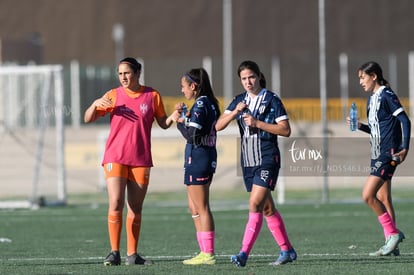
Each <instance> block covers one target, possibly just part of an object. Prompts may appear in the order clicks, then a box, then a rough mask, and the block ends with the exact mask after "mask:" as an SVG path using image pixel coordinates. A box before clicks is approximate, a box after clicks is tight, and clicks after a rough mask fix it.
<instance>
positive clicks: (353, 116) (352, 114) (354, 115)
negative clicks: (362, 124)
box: [349, 102, 358, 131]
mask: <svg viewBox="0 0 414 275" xmlns="http://www.w3.org/2000/svg"><path fill="white" fill-rule="evenodd" d="M349 118H350V120H351V121H350V125H349V128H350V130H351V131H356V130H357V129H358V109H357V107H356V105H355V102H352V105H351V109H350V110H349Z"/></svg>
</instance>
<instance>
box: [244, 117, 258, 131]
mask: <svg viewBox="0 0 414 275" xmlns="http://www.w3.org/2000/svg"><path fill="white" fill-rule="evenodd" d="M243 121H244V123H245V124H246V125H247V126H249V127H253V128H256V119H255V118H254V117H253V116H252V115H250V114H243Z"/></svg>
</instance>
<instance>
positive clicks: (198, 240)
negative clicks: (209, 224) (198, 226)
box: [196, 231, 203, 251]
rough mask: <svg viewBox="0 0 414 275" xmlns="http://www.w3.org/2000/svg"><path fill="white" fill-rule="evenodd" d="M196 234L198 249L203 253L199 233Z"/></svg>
mask: <svg viewBox="0 0 414 275" xmlns="http://www.w3.org/2000/svg"><path fill="white" fill-rule="evenodd" d="M196 234H197V243H198V247H199V248H200V251H203V241H202V239H201V232H198V231H197V232H196Z"/></svg>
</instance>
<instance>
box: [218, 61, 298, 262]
mask: <svg viewBox="0 0 414 275" xmlns="http://www.w3.org/2000/svg"><path fill="white" fill-rule="evenodd" d="M238 75H239V77H240V80H241V84H242V86H243V88H244V89H245V92H243V93H241V94H239V95H238V96H236V97H235V98H234V99H233V101H232V102H231V103H230V105H229V106H228V107H227V109H226V111H225V112H224V113H223V115H222V116H221V117H220V119H219V120H218V122H217V125H216V129H217V130H218V131H220V130H223V129H224V128H226V127H227V126H228V125H229V124H230V122H231V121H232V120H234V119H236V120H237V122H238V125H239V130H240V135H241V166H242V170H243V178H244V184H245V187H246V189H247V192H249V193H250V197H249V218H248V221H247V224H246V228H245V231H244V236H243V241H242V247H241V250H240V252H239V254H237V255H233V256H231V258H230V259H231V262H232V263H234V264H235V265H237V266H239V267H240V266H245V265H246V262H247V259H248V257H249V254H250V250H251V249H252V247H253V245H254V243H255V241H256V239H257V236H258V235H259V232H260V228H261V226H262V222H263V216H264V218H265V220H266V222H267V226H268V228H269V230H270V232H271V233H272V235H273V237H274V239H275V241H276V243H277V244H278V245H279V247H280V249H281V252H280V255H279V257H278V258H277V259H276V261H274V262H273V263H272V264H273V265H282V264H286V263H289V262H292V261H294V260H296V257H297V255H296V252H295V250H294V249H293V247H292V245H291V243H290V241H289V238H288V235H287V232H286V229H285V225H284V222H283V219H282V216H281V215H280V214H279V212H278V211H277V210H276V207H275V203H274V200H273V197H272V191H273V190H274V188H275V186H276V181H277V178H278V175H279V169H280V152H279V147H278V145H277V136H278V135H281V136H285V137H288V136H290V132H291V130H290V124H289V120H288V115H287V113H286V110H285V108H284V106H283V104H282V101H281V100H280V98H279V97H278V96H277V95H276V94H275V93H273V92H271V91H269V90H267V89H266V81H265V78H264V76H263V74H262V73H261V72H260V69H259V66H258V65H257V64H256V63H255V62H253V61H244V62H242V63H241V64H240V66H239V68H238Z"/></svg>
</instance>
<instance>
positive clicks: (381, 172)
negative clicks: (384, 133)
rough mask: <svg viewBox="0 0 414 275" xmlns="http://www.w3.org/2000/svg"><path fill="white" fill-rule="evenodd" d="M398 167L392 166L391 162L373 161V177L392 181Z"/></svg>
mask: <svg viewBox="0 0 414 275" xmlns="http://www.w3.org/2000/svg"><path fill="white" fill-rule="evenodd" d="M395 169H396V166H392V165H391V162H390V161H389V160H387V159H386V160H380V159H371V173H370V175H372V176H377V177H380V178H381V179H383V180H391V179H392V176H393V175H394V172H395Z"/></svg>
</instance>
